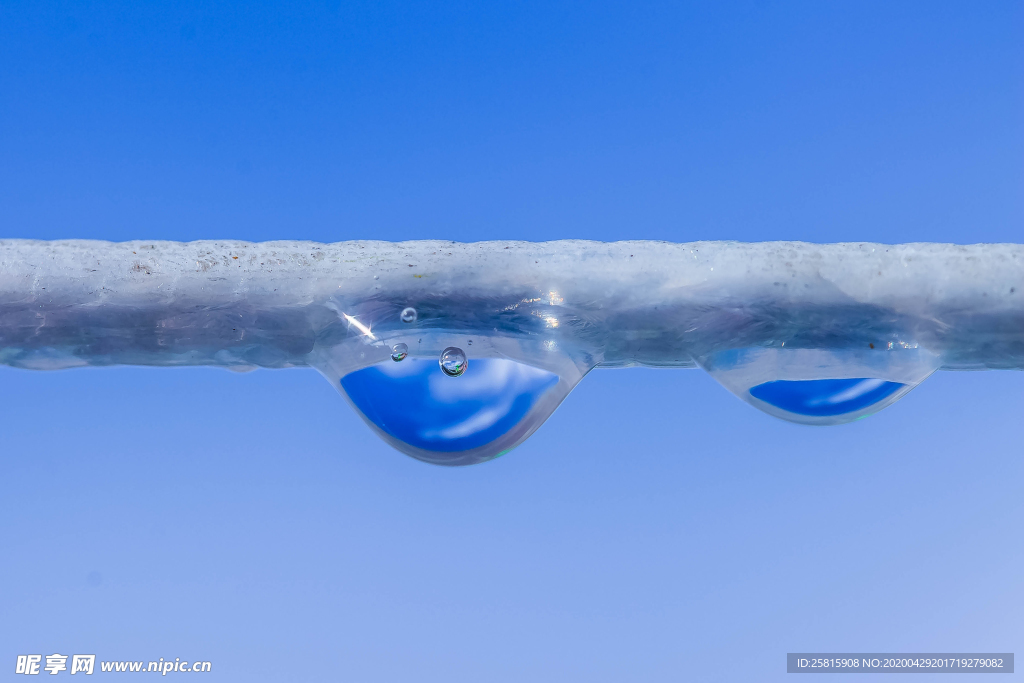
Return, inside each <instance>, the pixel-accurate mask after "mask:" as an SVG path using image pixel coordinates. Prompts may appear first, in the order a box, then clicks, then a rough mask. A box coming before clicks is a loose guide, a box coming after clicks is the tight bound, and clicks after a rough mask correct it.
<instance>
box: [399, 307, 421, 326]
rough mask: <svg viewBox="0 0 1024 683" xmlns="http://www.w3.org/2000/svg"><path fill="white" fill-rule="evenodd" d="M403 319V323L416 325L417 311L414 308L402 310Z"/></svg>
mask: <svg viewBox="0 0 1024 683" xmlns="http://www.w3.org/2000/svg"><path fill="white" fill-rule="evenodd" d="M400 317H401V319H402V322H403V323H414V322H416V317H417V313H416V309H415V308H413V307H412V306H410V307H408V308H403V309H402V314H401V316H400Z"/></svg>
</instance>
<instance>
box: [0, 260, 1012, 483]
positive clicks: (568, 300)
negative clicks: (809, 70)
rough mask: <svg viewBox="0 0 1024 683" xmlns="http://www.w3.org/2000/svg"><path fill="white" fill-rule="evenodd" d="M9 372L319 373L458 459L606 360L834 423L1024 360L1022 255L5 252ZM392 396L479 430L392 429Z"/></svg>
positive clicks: (534, 415) (2, 343)
mask: <svg viewBox="0 0 1024 683" xmlns="http://www.w3.org/2000/svg"><path fill="white" fill-rule="evenodd" d="M452 348H454V349H456V350H461V351H462V352H464V354H465V357H466V358H467V359H468V368H469V370H467V371H466V374H465V375H464V376H459V375H453V376H450V377H444V378H443V381H445V382H455V383H458V382H466V384H464V385H457V384H456V385H450V384H449V385H446V384H438V382H437V381H436V378H435V377H433V376H432V375H428V374H423V375H422V376H420V375H419V374H417V373H413V371H412V369H413V368H422V369H424V370H423V372H427V371H426V370H425V368H427V367H428V366H430V365H431V364H432V367H433V368H434V371H436V372H437V373H441V372H442V370H441V368H444V367H448V368H449V369H451V368H452V367H455V368H456V369H457V364H456V365H451V364H450V363H449V364H448V365H446V361H445V358H446V357H445V356H444V355H443V354H445V352H446V351H448V350H450V349H452ZM395 349H401V350H402V353H398V354H397V355H396V352H395ZM402 354H407V356H408V359H406V356H405V355H402ZM449 354H450V351H449ZM396 358H400V363H397V364H396V363H395V362H394V359H396ZM448 359H449V360H450V355H449V357H448ZM427 360H429V361H430V363H425V361H427ZM478 361H479V362H478ZM499 361H500V362H499ZM506 361H508V362H512V363H515V364H518V365H516V367H517V368H519V369H518V370H517V371H516V373H518V374H513V375H509V373H508V368H509V367H512V366H507V367H506V366H505V365H503V364H502V363H505V362H506ZM0 363H4V364H7V365H12V366H15V367H21V368H30V369H56V368H64V367H75V366H82V365H113V364H134V365H168V366H170V365H216V366H224V367H227V368H229V369H236V370H244V369H250V368H254V367H269V368H282V367H293V366H304V365H309V366H313V367H316V368H317V369H318V370H320V372H321V373H323V374H324V375H325V376H326V377H327V378H328V379H329V380H330V381H331V382H332V384H334V385H335V386H336V387H337V388H338V389H339V391H342V392H343V393H345V392H346V391H350V392H357V393H358V400H357V399H355V398H353V396H352V395H348V394H346V396H347V397H348V398H349V400H350V402H351V403H352V404H353V406H354V407H355V408H356V409H357V410H359V411H360V414H362V415H363V417H364V418H365V419H366V420H367V421H368V422H369V423H370V424H371V426H373V427H374V428H375V429H376V430H377V431H378V433H380V434H381V435H382V436H384V437H385V438H387V439H388V440H389V441H390V442H392V443H393V444H394V445H396V447H398V448H399V449H401V450H404V451H405V452H407V453H409V454H410V455H414V456H415V457H420V458H421V459H424V460H429V461H431V462H442V461H443V462H446V463H448V464H465V463H469V462H479V461H481V460H485V459H488V458H490V457H494V456H495V455H498V454H500V453H501V452H506V451H507V450H508V449H509V448H511V447H514V446H515V445H516V444H518V443H520V442H521V441H522V440H523V439H525V438H526V437H527V436H529V434H530V433H532V432H533V430H535V429H536V428H537V427H538V426H539V425H540V424H541V423H542V422H543V421H544V420H545V419H546V418H547V416H548V415H550V413H551V411H553V410H554V409H555V407H557V405H558V404H559V403H560V402H561V400H562V399H564V397H565V396H566V395H567V394H568V393H569V392H570V391H571V390H572V388H573V387H575V386H576V384H577V383H578V382H579V381H580V379H581V378H582V377H583V376H584V375H586V373H587V372H589V371H590V370H591V369H593V368H595V367H616V366H618V367H621V366H629V365H648V366H657V367H694V366H698V365H699V366H700V367H703V368H704V369H706V370H708V371H709V372H710V373H711V374H712V375H713V376H714V377H715V378H716V379H718V381H719V382H721V383H722V384H723V385H724V386H725V387H726V388H728V389H729V390H730V391H732V392H733V393H735V394H736V395H737V396H739V397H740V398H741V399H743V400H744V401H746V402H748V403H750V404H751V405H754V406H755V407H758V408H759V409H761V410H764V411H765V412H768V413H770V414H772V415H775V416H777V417H782V418H783V419H789V420H793V421H797V422H805V423H808V424H835V423H839V422H847V421H851V420H854V419H858V418H860V417H864V416H866V415H869V414H871V413H872V412H875V411H877V410H878V409H880V408H882V407H884V406H885V405H888V404H890V403H892V402H893V401H895V400H896V399H898V398H899V397H900V396H902V395H903V394H905V393H906V392H907V391H909V390H910V389H912V388H913V387H914V386H916V385H917V384H918V383H920V382H921V381H923V379H925V378H926V377H927V376H928V375H929V374H930V373H931V372H933V371H935V370H936V369H986V368H1004V369H1011V368H1012V369H1021V368H1024V246H1022V245H1017V244H980V245H969V246H960V245H948V244H905V245H881V244H863V243H849V244H826V245H818V244H807V243H796V242H766V243H754V244H747V243H738V242H694V243H689V244H673V243H666V242H615V243H601V242H588V241H576V240H570V241H558V242H545V243H528V242H479V243H473V244H461V243H454V242H442V241H421V242H402V243H390V242H369V241H367V242H340V243H336V244H319V243H313V242H265V243H247V242H231V241H203V242H191V243H173V242H143V241H137V242H125V243H116V244H115V243H108V242H98V241H61V242H40V241H29V240H5V241H0ZM381 364H383V365H381ZM439 364H440V365H439ZM373 367H377V368H379V370H367V369H369V368H373ZM475 367H479V368H481V370H480V371H479V374H476V375H474V372H473V368H475ZM400 368H401V369H400ZM488 368H490V369H491V371H488V370H487V369H488ZM500 368H504V369H503V370H501V371H500V372H498V371H497V370H495V369H500ZM364 371H366V372H364ZM488 372H490V374H488ZM360 373H361V374H360ZM408 373H412V374H410V375H409V377H410V378H411V377H412V376H413V375H415V376H416V378H417V379H415V380H414V379H403V380H402V382H399V381H398V380H396V379H395V378H398V377H406V374H408ZM378 375H379V377H378ZM392 376H393V377H392ZM513 376H514V377H519V378H530V377H551V378H555V377H557V381H556V380H554V379H552V380H551V381H550V382H547V383H543V382H542V383H540V384H537V383H536V382H534V383H531V382H530V381H526V380H525V379H524V380H522V381H519V380H517V381H512V382H510V381H509V380H508V378H509V377H513ZM474 377H475V379H473V378H474ZM487 377H490V379H488V380H487V381H485V382H483V383H482V384H481V381H483V380H482V378H483V379H486V378H487ZM367 378H370V379H372V380H373V381H371V382H369V383H367V381H366V380H367ZM374 378H376V379H374ZM473 382H476V384H472V383H473ZM487 382H490V384H487ZM346 385H347V386H348V387H349V389H348V390H346V389H345V386H346ZM471 385H472V386H476V387H477V389H474V390H473V391H470V390H469V389H468V387H470V386H471ZM485 385H486V386H485ZM541 385H543V390H541V389H540V388H538V387H541ZM456 386H462V387H463V388H462V389H459V390H457V391H455V390H454V389H453V387H456ZM367 387H369V389H368V388H367ZM401 387H405V388H404V389H403V388H401ZM409 387H419V388H409ZM431 387H440V388H442V389H444V391H442V392H441V393H439V394H436V396H434V395H432V394H431V395H427V394H430V392H432V391H434V389H431ZM396 391H397V392H398V393H396ZM403 391H404V392H406V393H405V394H402V393H401V392H403ZM375 392H376V393H375ZM409 392H420V393H422V392H427V394H424V395H416V396H415V397H413V396H412V394H410V393H409ZM453 392H454V393H453ZM474 392H476V393H474ZM447 394H451V395H455V396H461V397H462V398H460V399H458V400H460V401H464V402H465V403H464V404H460V405H454V406H453V405H447V404H445V401H446V400H448V399H445V398H443V396H444V395H447ZM396 396H397V397H398V400H402V397H403V396H405V397H406V398H408V399H409V403H410V405H413V406H419V407H418V408H416V409H417V410H421V411H426V412H424V414H433V415H436V416H438V417H437V420H439V421H444V420H455V421H456V422H453V423H452V424H456V423H457V424H459V425H473V424H477V423H479V424H481V425H484V426H482V427H481V431H480V432H479V433H476V434H471V433H468V432H466V431H465V430H466V429H468V428H467V427H464V426H462V427H459V428H458V429H455V428H451V429H448V431H445V430H444V429H439V430H434V431H432V430H431V428H430V426H429V425H426V426H425V425H423V424H418V423H414V421H410V422H409V423H408V424H399V423H397V422H396V419H399V418H401V417H402V416H403V415H404V414H405V413H403V412H402V410H393V409H392V408H394V406H393V405H391V404H390V403H387V402H388V401H394V400H396V398H395V397H396ZM413 398H415V400H412V399H413ZM471 404H472V405H471ZM472 406H476V407H472ZM503 406H504V408H503ZM471 408H472V409H471ZM502 410H505V412H501V411H502ZM430 411H434V412H433V413H431V412H430ZM473 411H477V412H473ZM478 413H479V414H480V415H483V414H486V415H492V416H498V417H495V418H494V420H492V421H491V422H488V421H487V420H484V419H483V418H476V417H474V415H477V414H478ZM499 413H500V415H499ZM375 416H376V417H375ZM460 416H461V417H460ZM458 420H462V421H461V422H458ZM474 420H475V421H474ZM484 423H487V424H486V425H485V424H484ZM495 425H498V426H495ZM459 430H462V431H459ZM487 430H490V431H487ZM456 432H459V434H460V435H461V436H459V439H461V441H458V440H452V441H451V442H445V443H440V442H437V443H435V441H436V439H435V441H431V439H433V438H434V437H432V436H429V435H430V434H435V433H436V434H447V433H451V434H454V433H456ZM499 432H500V433H499ZM432 444H434V445H432ZM459 444H462V445H459ZM462 446H465V448H462ZM460 448H461V449H462V450H458V449H460ZM453 449H455V450H453ZM453 453H454V455H452V454H453Z"/></svg>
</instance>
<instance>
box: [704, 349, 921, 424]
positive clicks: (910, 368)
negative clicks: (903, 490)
mask: <svg viewBox="0 0 1024 683" xmlns="http://www.w3.org/2000/svg"><path fill="white" fill-rule="evenodd" d="M701 365H702V366H703V367H704V368H705V369H706V370H707V371H708V372H709V373H710V374H711V375H712V377H714V378H715V379H716V380H718V381H719V382H720V383H721V384H722V385H723V386H725V387H726V388H727V389H729V390H730V391H731V392H733V393H734V394H736V395H737V396H738V397H740V398H741V399H743V400H744V401H746V402H747V403H750V404H751V405H753V406H754V407H755V408H758V409H760V410H762V411H764V412H766V413H768V414H769V415H773V416H775V417H779V418H782V419H784V420H789V421H790V422H799V423H802V424H812V425H829V424H842V423H844V422H852V421H853V420H857V419H860V418H862V417H866V416H868V415H872V414H874V413H876V412H878V411H879V410H881V409H882V408H885V407H886V406H888V405H891V404H893V403H895V402H896V401H897V400H899V399H900V398H901V397H903V396H904V395H905V394H906V393H907V392H909V391H910V390H911V389H913V388H914V387H915V386H917V385H918V384H920V383H921V382H922V381H923V380H924V379H925V378H927V377H928V375H930V374H931V373H932V372H934V371H935V370H936V369H937V368H938V365H939V359H938V358H937V357H936V356H935V355H933V354H931V353H929V352H928V351H926V350H924V349H919V348H917V347H916V346H914V345H905V346H897V347H896V348H891V347H888V346H887V347H885V348H878V349H876V348H874V346H871V347H869V348H868V349H829V350H824V349H787V348H774V347H773V348H745V349H730V350H728V351H723V352H719V353H715V354H712V355H709V356H706V357H704V358H702V359H701Z"/></svg>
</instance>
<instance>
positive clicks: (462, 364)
mask: <svg viewBox="0 0 1024 683" xmlns="http://www.w3.org/2000/svg"><path fill="white" fill-rule="evenodd" d="M437 362H438V364H439V365H440V366H441V370H443V371H444V374H446V375H448V376H449V377H458V376H459V375H461V374H462V373H464V372H465V371H466V367H467V366H468V365H469V361H468V360H466V354H465V353H464V352H463V350H462V349H460V348H458V347H457V346H449V347H448V348H447V349H445V350H444V351H442V352H441V357H440V358H439V359H438V361H437Z"/></svg>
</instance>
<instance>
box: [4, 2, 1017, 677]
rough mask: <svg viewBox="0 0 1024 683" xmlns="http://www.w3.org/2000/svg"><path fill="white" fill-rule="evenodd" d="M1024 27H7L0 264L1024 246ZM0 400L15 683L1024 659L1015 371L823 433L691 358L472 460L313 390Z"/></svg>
mask: <svg viewBox="0 0 1024 683" xmlns="http://www.w3.org/2000/svg"><path fill="white" fill-rule="evenodd" d="M1022 30H1024V5H1022V4H1020V3H1018V2H986V3H969V2H960V3H943V2H927V3H925V2H921V3H910V2H903V3H898V6H894V3H868V2H829V3H820V2H787V3H764V2H756V3H755V2H750V3H743V2H737V3H729V4H726V3H689V4H677V3H665V4H653V3H648V4H638V3H621V4H611V3H589V2H588V3H584V2H580V3H565V2H550V1H549V2H538V3H515V4H511V3H502V4H499V3H477V4H468V3H448V4H441V3H412V2H408V3H391V2H364V3H356V2H341V3H338V2H333V3H309V4H305V5H300V4H299V3H291V4H287V5H285V4H281V5H270V4H262V5H259V6H250V5H248V4H243V3H234V4H229V3H221V4H214V3H204V4H198V3H197V4H172V3H160V4H158V3H148V4H144V3H124V4H105V3H89V2H67V3H47V4H42V3H27V2H24V3H22V2H6V1H3V2H0V230H2V233H0V234H2V236H4V237H31V238H41V239H56V238H72V237H75V238H98V239H109V240H125V239H133V238H145V239H170V240H192V239H202V238H238V239H246V240H267V239H312V240H321V241H337V240H346V239H359V238H374V239H389V240H403V239H421V238H447V239H454V240H462V241H475V240H483V239H495V238H500V239H524V240H547V239H557V238H589V239H597V240H619V239H665V240H673V241H689V240H697V239H739V240H775V239H798V240H809V241H816V242H832V241H844V240H857V241H880V242H908V241H950V242H960V243H972V242H998V241H1016V242H1020V241H1022V237H1024V41H1022V40H1021V35H1022ZM0 386H2V387H3V389H2V392H0V426H2V429H3V436H2V439H0V449H2V457H0V480H2V481H3V483H4V494H3V495H2V496H0V547H2V549H3V550H2V555H0V556H2V561H0V586H2V590H0V679H3V680H7V679H6V678H5V677H7V676H10V677H11V679H12V680H16V679H15V678H14V676H13V674H12V673H11V672H13V670H14V662H15V656H16V655H17V654H26V653H40V654H50V653H53V652H60V653H63V654H71V653H95V654H97V656H98V658H99V659H100V660H113V659H131V660H150V659H156V658H158V657H164V658H171V659H173V658H174V657H180V658H183V659H187V660H195V659H205V660H210V661H212V662H213V668H214V672H215V673H214V674H213V675H210V674H207V675H205V676H204V680H219V681H263V680H267V681H310V680H355V681H410V680H415V681H445V682H459V681H524V680H530V681H588V682H591V681H593V682H598V681H623V680H630V681H678V680H704V681H715V680H719V681H754V680H757V681H774V680H782V679H785V678H786V674H785V673H784V671H785V653H786V652H787V651H872V650H873V651H895V652H898V651H911V652H913V651H933V652H934V651H961V652H963V651H1018V652H1020V651H1024V648H1022V647H1021V646H1020V645H1021V638H1022V636H1024V623H1022V619H1021V614H1022V613H1024V590H1022V578H1021V567H1022V566H1024V550H1022V545H1021V520H1022V518H1024V499H1022V496H1021V491H1022V483H1024V471H1022V465H1021V454H1022V450H1024V448H1022V438H1021V434H1022V431H1021V415H1022V414H1024V377H1022V376H1021V374H1019V373H1014V372H988V373H939V374H938V375H936V376H934V377H933V378H932V379H930V380H928V381H927V382H926V383H925V384H924V385H922V387H920V388H919V389H917V390H916V391H914V392H912V393H911V394H910V395H909V396H908V397H907V398H905V399H904V400H903V401H901V402H900V403H899V404H897V405H896V406H894V407H892V408H890V409H888V410H885V411H883V412H882V413H880V414H879V415H877V416H875V417H872V418H871V419H869V420H864V421H860V422H857V423H855V424H851V425H847V426H844V427H836V428H808V427H800V426H795V425H791V424H786V423H783V422H778V421H775V420H773V419H771V418H769V417H767V416H765V415H762V414H760V413H758V412H757V411H755V410H753V409H752V408H750V407H748V406H746V405H744V404H742V403H741V402H740V401H738V400H737V399H735V398H734V397H733V396H731V395H730V394H728V393H727V392H726V391H725V390H724V389H722V388H721V387H719V386H718V385H717V384H715V382H714V381H713V380H711V379H710V378H709V377H708V376H706V375H704V374H703V373H701V372H699V371H668V370H661V371H653V370H639V369H635V370H605V371H595V372H593V373H592V374H591V375H590V376H588V377H587V378H586V379H585V380H584V382H583V383H582V384H581V385H580V387H579V388H578V389H577V390H576V391H575V392H574V393H573V394H572V395H571V396H570V397H569V399H568V400H567V401H566V402H565V403H564V404H563V406H562V407H561V408H560V409H559V410H558V411H557V412H556V414H555V415H554V416H553V418H552V419H551V420H550V421H549V423H548V424H547V425H545V426H544V427H542V428H541V429H540V431H538V433H537V434H536V435H534V436H533V437H532V438H531V439H530V440H529V441H527V442H526V444H524V445H523V446H521V447H520V448H519V449H517V450H516V451H515V452H514V453H512V454H510V455H509V456H507V457H505V458H502V459H500V460H498V461H495V462H492V463H488V464H485V465H480V466H476V467H470V468H463V469H455V470H453V469H444V468H438V467H432V466H428V465H424V464H422V463H419V462H416V461H414V460H411V459H409V458H406V457H405V456H402V455H400V454H398V453H396V452H395V451H392V450H391V449H390V448H388V447H387V446H385V445H384V444H383V443H381V442H380V441H378V440H377V439H376V437H374V436H373V435H372V434H371V433H370V431H369V429H368V428H366V427H365V426H364V425H363V424H362V423H361V422H360V420H359V419H358V418H357V417H356V415H354V414H353V413H352V411H351V410H350V409H349V408H348V407H347V406H346V405H345V404H344V402H343V400H342V399H341V397H340V396H338V395H337V394H336V392H335V391H334V390H333V389H332V388H331V387H330V386H329V385H328V383H327V382H325V381H324V380H323V379H322V378H321V377H320V376H319V375H317V374H316V373H315V372H313V371H307V370H286V371H258V372H255V373H251V374H248V375H236V374H232V373H228V372H224V371H222V370H215V369H177V370H167V369H139V368H116V369H104V370H91V369H90V370H72V371H62V372H54V373H41V372H28V371H20V370H11V369H0ZM62 675H67V673H66V672H65V673H64V674H62ZM96 675H97V676H115V674H105V675H104V674H100V673H97V674H96ZM178 675H179V676H181V675H185V674H178ZM1020 677H1021V674H1015V675H1013V676H1006V677H1002V678H1000V680H1004V679H1005V680H1017V679H1019V678H1020ZM823 678H830V679H831V678H834V677H829V676H824V677H823ZM856 678H857V677H855V676H854V677H849V676H847V677H843V678H841V679H839V680H842V681H852V680H856ZM914 680H915V681H924V680H928V677H924V676H922V677H918V678H915V679H914ZM957 680H958V681H965V682H966V681H969V680H973V677H971V676H967V677H963V678H957ZM986 680H987V679H986Z"/></svg>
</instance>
